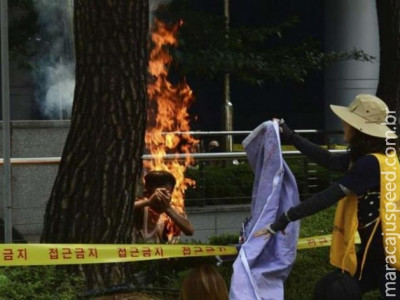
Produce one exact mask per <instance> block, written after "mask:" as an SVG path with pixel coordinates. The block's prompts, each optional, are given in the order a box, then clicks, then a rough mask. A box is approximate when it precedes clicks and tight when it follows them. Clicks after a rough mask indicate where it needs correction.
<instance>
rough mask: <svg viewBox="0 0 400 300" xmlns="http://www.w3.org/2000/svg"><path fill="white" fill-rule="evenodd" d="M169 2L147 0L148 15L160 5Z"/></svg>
mask: <svg viewBox="0 0 400 300" xmlns="http://www.w3.org/2000/svg"><path fill="white" fill-rule="evenodd" d="M168 2H171V0H149V5H150V13H151V14H152V13H153V12H154V11H155V10H156V9H157V7H158V6H159V5H160V4H165V3H168Z"/></svg>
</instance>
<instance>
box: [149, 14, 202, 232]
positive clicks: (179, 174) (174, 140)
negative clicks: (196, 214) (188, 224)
mask: <svg viewBox="0 0 400 300" xmlns="http://www.w3.org/2000/svg"><path fill="white" fill-rule="evenodd" d="M179 25H180V24H177V25H175V26H172V27H171V26H167V25H166V24H164V23H162V22H160V21H158V20H155V24H154V28H153V30H152V34H151V38H152V41H153V49H152V50H151V52H150V62H149V72H150V74H151V75H152V76H153V79H152V82H151V83H150V84H149V85H148V87H147V92H148V96H149V105H148V115H147V130H146V135H145V142H146V148H147V149H148V150H149V151H150V153H151V154H152V155H153V157H154V158H153V159H152V160H150V161H145V162H144V167H145V168H146V169H148V170H165V171H168V172H170V173H172V174H173V175H174V176H175V178H176V186H175V190H174V192H173V193H172V200H171V205H172V206H173V207H174V208H175V209H176V210H177V211H179V212H184V194H185V190H186V189H187V187H188V186H189V185H194V184H195V181H194V180H191V179H189V178H185V175H184V172H185V170H186V168H187V166H188V165H190V164H192V163H193V158H192V157H191V156H190V153H192V152H194V150H195V147H196V145H197V144H198V142H199V141H198V140H196V139H194V138H193V137H191V136H190V135H188V134H185V135H179V134H176V133H174V132H182V131H190V125H189V113H188V108H189V107H190V105H191V103H192V102H193V100H194V97H193V93H192V90H191V89H190V87H189V86H188V85H187V83H186V82H181V83H178V84H177V85H173V84H171V83H170V82H169V81H168V79H167V76H168V70H169V66H170V64H171V62H172V57H171V55H170V54H169V53H168V49H167V47H171V46H176V45H177V39H176V33H177V30H178V28H179ZM166 132H167V134H165V133H166ZM173 153H185V154H187V155H186V157H185V160H184V161H179V160H178V159H174V160H165V159H164V158H165V155H166V154H173ZM165 218H166V219H165V220H162V221H165V222H166V225H167V226H166V228H167V230H168V239H169V240H171V238H172V237H173V236H174V235H175V234H177V233H178V232H179V230H177V229H176V228H174V227H175V226H173V223H172V221H171V220H169V218H167V217H165Z"/></svg>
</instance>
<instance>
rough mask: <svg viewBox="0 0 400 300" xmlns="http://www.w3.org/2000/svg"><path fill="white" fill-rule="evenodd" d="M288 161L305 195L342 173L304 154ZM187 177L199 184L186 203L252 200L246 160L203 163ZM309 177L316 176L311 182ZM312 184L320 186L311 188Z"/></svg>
mask: <svg viewBox="0 0 400 300" xmlns="http://www.w3.org/2000/svg"><path fill="white" fill-rule="evenodd" d="M286 161H287V164H288V165H289V168H290V169H291V171H292V172H293V174H294V175H295V178H296V181H297V185H298V188H299V193H300V194H301V196H302V197H307V196H308V195H310V194H312V193H315V192H318V191H320V190H321V189H323V188H325V187H327V186H328V185H329V183H330V182H331V181H332V180H333V179H334V178H336V177H337V176H338V174H337V173H332V172H328V171H327V170H325V169H324V168H321V167H318V166H315V165H309V164H306V163H305V160H304V158H303V157H302V156H296V157H289V158H287V159H286ZM307 166H308V167H309V168H310V169H312V170H311V171H314V170H315V171H316V173H310V174H311V175H310V176H309V175H308V173H307V170H306V169H305V167H307ZM185 176H186V177H189V178H192V179H194V180H195V181H196V186H195V187H189V188H188V189H187V191H186V197H185V198H186V200H185V204H186V206H203V205H217V204H219V205H225V204H246V203H249V202H250V201H251V194H252V189H253V182H254V174H253V171H252V170H251V167H250V166H249V164H248V163H247V162H246V161H242V162H241V163H240V164H238V165H234V164H231V163H229V162H219V163H218V164H217V165H214V164H212V165H208V164H199V165H197V166H196V167H195V168H188V169H187V170H186V173H185ZM308 177H314V179H309V180H308V181H307V178H308ZM309 185H315V186H316V187H315V188H309V187H308V186H309Z"/></svg>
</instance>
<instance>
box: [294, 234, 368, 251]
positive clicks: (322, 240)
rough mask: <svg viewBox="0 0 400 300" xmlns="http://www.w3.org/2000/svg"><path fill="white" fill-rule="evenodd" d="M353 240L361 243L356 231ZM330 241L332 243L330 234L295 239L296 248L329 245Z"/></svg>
mask: <svg viewBox="0 0 400 300" xmlns="http://www.w3.org/2000/svg"><path fill="white" fill-rule="evenodd" d="M355 242H356V244H359V243H361V240H360V236H359V235H358V233H357V234H356V239H355ZM331 243H332V235H331V234H327V235H320V236H313V237H309V238H301V239H299V240H298V241H297V250H301V249H309V248H318V247H326V246H330V245H331Z"/></svg>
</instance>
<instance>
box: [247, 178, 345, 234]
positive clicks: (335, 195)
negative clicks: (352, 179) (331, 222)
mask: <svg viewBox="0 0 400 300" xmlns="http://www.w3.org/2000/svg"><path fill="white" fill-rule="evenodd" d="M350 193H351V192H350V191H349V190H348V189H347V188H345V187H344V186H342V185H341V184H338V183H335V184H332V185H331V186H330V187H328V188H326V189H325V190H323V191H322V192H319V193H317V194H315V195H313V196H311V197H310V198H309V199H307V200H305V201H303V202H301V203H300V204H298V205H297V206H294V207H292V208H290V209H289V210H288V211H287V212H285V213H283V214H282V215H280V216H279V217H278V218H277V219H276V221H275V222H274V223H272V224H269V225H267V227H266V228H263V229H261V230H259V231H257V232H256V233H255V234H254V235H255V236H261V235H266V236H269V235H270V234H275V233H277V232H278V231H284V230H285V228H286V226H287V225H288V224H289V223H290V222H292V221H297V220H299V219H302V218H304V217H308V216H311V215H313V214H315V213H317V212H319V211H321V210H324V209H325V208H328V207H329V206H332V205H333V204H335V203H336V202H338V201H339V200H340V199H342V198H343V197H345V196H346V195H348V194H350Z"/></svg>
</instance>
